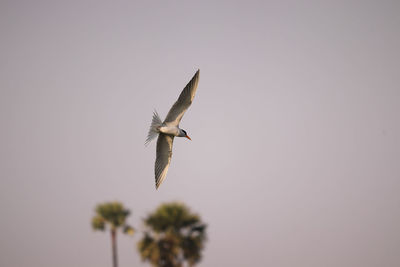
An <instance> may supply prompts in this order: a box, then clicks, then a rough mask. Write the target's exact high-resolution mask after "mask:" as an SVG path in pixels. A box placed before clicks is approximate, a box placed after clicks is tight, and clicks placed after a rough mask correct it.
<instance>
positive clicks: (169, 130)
mask: <svg viewBox="0 0 400 267" xmlns="http://www.w3.org/2000/svg"><path fill="white" fill-rule="evenodd" d="M199 75H200V70H197V72H196V73H195V74H194V76H193V78H192V79H191V80H190V82H189V83H188V84H187V85H186V86H185V88H183V90H182V92H181V94H180V95H179V98H178V100H176V102H175V104H174V105H173V106H172V107H171V109H170V110H169V112H168V114H167V117H166V118H165V120H164V121H163V122H162V121H161V119H160V116H159V115H158V113H157V111H156V110H155V111H154V113H153V119H152V121H151V125H150V130H149V133H148V135H147V139H146V142H145V144H146V145H147V144H149V143H150V141H151V140H153V139H154V138H156V137H157V136H158V139H157V149H156V151H157V156H156V162H155V165H154V174H155V178H156V189H158V187H159V186H160V185H161V183H162V182H163V181H164V179H165V177H166V176H167V172H168V168H169V165H170V163H171V157H172V143H173V141H174V138H175V137H186V138H187V139H189V140H192V139H190V137H189V136H188V135H187V133H186V131H185V130H183V129H181V128H179V123H180V121H181V119H182V117H183V115H184V114H185V112H186V110H187V109H188V108H189V107H190V105H191V104H192V101H193V98H194V95H195V93H196V89H197V85H198V83H199Z"/></svg>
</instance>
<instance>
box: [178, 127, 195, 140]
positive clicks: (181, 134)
mask: <svg viewBox="0 0 400 267" xmlns="http://www.w3.org/2000/svg"><path fill="white" fill-rule="evenodd" d="M180 130H181V131H180V133H179V136H180V137H186V138H187V139H189V140H192V139H191V138H190V137H189V136H188V135H187V133H186V131H185V130H183V129H180Z"/></svg>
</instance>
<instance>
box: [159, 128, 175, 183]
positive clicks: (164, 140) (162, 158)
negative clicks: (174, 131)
mask: <svg viewBox="0 0 400 267" xmlns="http://www.w3.org/2000/svg"><path fill="white" fill-rule="evenodd" d="M173 141H174V136H172V135H167V134H163V133H160V134H159V135H158V139H157V157H156V163H155V165H154V174H155V177H156V189H158V187H159V186H160V184H161V183H162V181H164V179H165V177H166V176H167V172H168V168H169V164H170V162H171V157H172V143H173Z"/></svg>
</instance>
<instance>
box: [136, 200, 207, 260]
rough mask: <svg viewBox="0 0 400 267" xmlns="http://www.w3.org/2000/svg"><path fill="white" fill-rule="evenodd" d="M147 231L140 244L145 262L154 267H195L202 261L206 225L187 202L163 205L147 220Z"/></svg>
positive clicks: (140, 250) (145, 220)
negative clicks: (187, 205)
mask: <svg viewBox="0 0 400 267" xmlns="http://www.w3.org/2000/svg"><path fill="white" fill-rule="evenodd" d="M144 224H145V226H146V228H147V229H146V231H145V232H144V237H143V239H142V240H140V242H139V243H138V250H139V252H140V254H141V257H142V259H143V260H144V261H149V262H150V263H151V264H152V265H153V266H163V267H180V266H183V263H184V262H187V263H188V264H189V265H190V266H193V265H194V264H196V263H197V262H199V261H200V260H201V251H202V249H203V248H204V242H205V240H206V224H204V223H203V222H202V221H201V219H200V216H199V215H197V214H194V213H192V212H191V211H190V209H189V208H188V207H186V206H185V205H184V204H183V203H178V202H172V203H165V204H162V205H160V206H159V207H158V208H157V209H156V211H155V212H153V213H151V214H149V215H148V217H146V218H145V219H144Z"/></svg>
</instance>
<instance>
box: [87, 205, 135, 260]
mask: <svg viewBox="0 0 400 267" xmlns="http://www.w3.org/2000/svg"><path fill="white" fill-rule="evenodd" d="M129 214H130V211H129V210H128V209H125V208H124V206H123V205H122V203H120V202H107V203H102V204H99V205H97V206H96V215H95V216H94V217H93V218H92V227H93V229H94V230H100V231H105V230H106V228H109V229H110V232H111V246H112V259H113V267H118V259H117V230H118V229H119V228H122V229H123V232H124V233H127V234H131V235H132V234H133V228H132V227H131V226H129V225H127V224H126V218H127V217H128V216H129Z"/></svg>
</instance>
